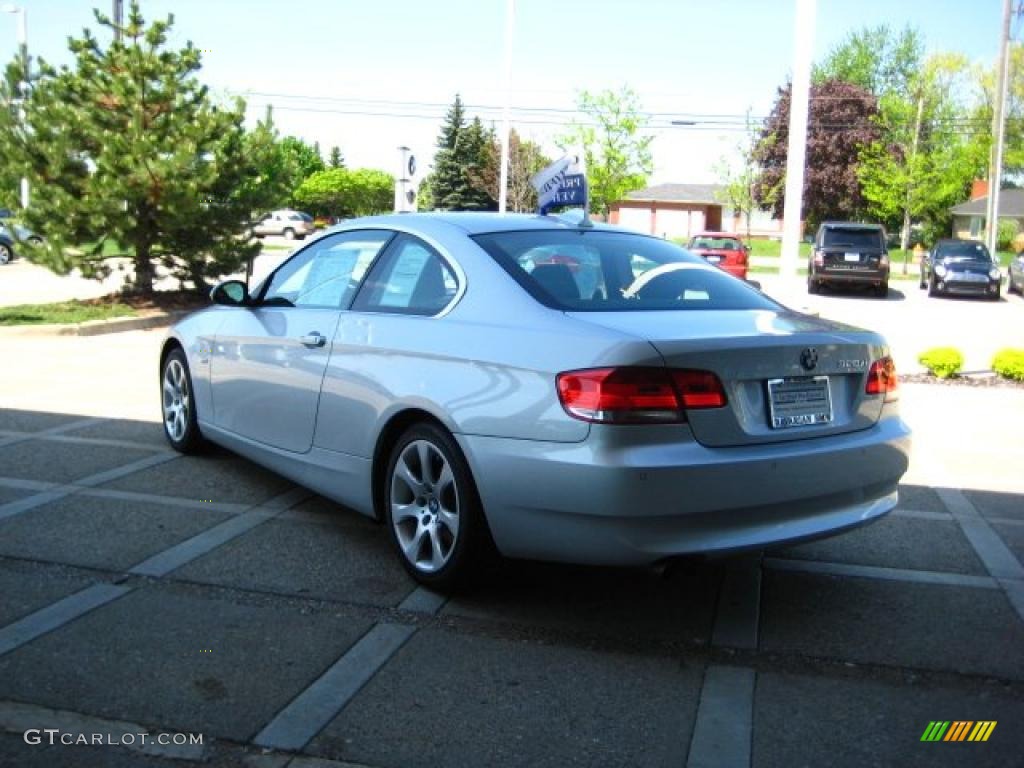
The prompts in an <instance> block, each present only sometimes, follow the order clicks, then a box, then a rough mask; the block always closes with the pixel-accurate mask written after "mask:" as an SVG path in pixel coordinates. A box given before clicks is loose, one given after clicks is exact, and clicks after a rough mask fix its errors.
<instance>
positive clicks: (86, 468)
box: [0, 299, 1024, 768]
mask: <svg viewBox="0 0 1024 768" xmlns="http://www.w3.org/2000/svg"><path fill="white" fill-rule="evenodd" d="M839 301H844V300H839ZM907 301H908V302H909V301H911V300H910V299H908V300H907ZM853 302H857V305H858V306H859V305H861V303H863V305H864V306H869V305H870V306H879V305H884V306H886V307H887V305H888V302H877V301H875V300H859V299H853V300H846V301H845V303H843V304H842V306H844V307H846V306H851V307H852V306H853ZM897 302H898V300H895V299H894V300H893V302H892V304H893V305H894V306H896V305H897ZM899 304H900V305H902V304H903V303H902V302H899ZM957 305H959V303H957ZM951 306H952V305H951ZM977 306H978V307H979V308H981V307H983V306H986V305H980V304H979V305H977ZM1005 307H1006V309H1007V310H1008V311H1017V312H1019V311H1020V310H1021V309H1022V308H1021V307H1020V306H1019V305H1017V304H1006V305H1005ZM851 311H852V310H851ZM160 337H161V334H160V333H159V332H131V333H123V334H113V335H110V336H103V337H89V338H71V339H68V338H47V337H42V338H40V337H32V338H28V337H21V338H13V337H4V336H2V335H0V350H2V352H3V354H4V357H5V359H6V360H10V361H17V364H16V365H10V366H7V367H6V368H5V370H4V373H3V380H2V382H3V386H2V387H0V594H3V595H4V599H3V600H2V601H0V765H17V766H29V767H30V768H31V767H32V766H40V767H42V766H46V767H47V768H49V766H55V765H76V766H93V765H95V766H115V767H116V766H136V765H138V766H153V767H157V766H166V768H172V766H178V767H179V768H180V766H188V765H193V764H194V765H197V766H198V765H208V766H224V767H225V768H226V767H227V766H239V765H244V766H251V767H253V768H280V767H281V766H286V765H290V766H293V768H329V767H330V766H335V768H342V767H343V766H349V768H351V766H352V765H358V766H370V767H371V768H391V767H392V766H395V767H397V766H447V765H453V766H477V765H502V766H504V765H512V766H519V765H521V766H573V765H579V766H584V765H600V766H637V765H643V766H661V765H664V766H670V765H671V766H682V765H687V766H706V765H716V766H717V765H725V766H731V765H752V766H755V767H756V768H762V767H764V768H769V767H774V766H782V765H787V766H788V765H792V766H804V765H806V766H811V765H832V766H864V765H901V766H962V765H971V766H1006V765H1013V764H1019V763H1020V756H1021V755H1022V754H1024V728H1022V724H1024V652H1022V649H1024V568H1022V566H1021V563H1022V561H1024V475H1022V474H1021V473H1020V471H1019V469H1020V467H1021V466H1024V441H1022V440H1021V439H1020V435H1021V434H1024V390H1016V389H984V390H982V389H972V388H965V387H956V388H947V387H936V386H929V385H906V386H904V387H903V388H902V395H901V398H902V399H901V407H902V409H903V413H904V415H905V417H906V419H907V420H908V422H909V423H910V424H911V425H912V426H913V427H914V429H915V434H916V447H915V453H914V458H913V461H912V466H911V471H910V473H909V474H908V476H907V477H906V478H905V483H904V485H903V486H902V487H901V501H900V505H899V508H898V509H897V510H896V511H895V512H894V513H893V514H891V515H889V516H888V517H886V518H885V519H883V520H882V521H880V522H878V523H875V524H874V525H872V526H870V527H867V528H864V529H862V530H859V531H857V532H854V533H849V534H846V535H844V536H840V537H837V538H833V539H828V540H824V541H820V542H816V543H811V544H804V545H801V546H796V547H789V548H786V549H784V550H779V551H773V552H769V553H766V555H765V556H764V558H760V557H745V558H739V559H729V560H718V561H713V562H691V563H687V564H684V565H681V566H679V567H677V568H673V569H671V570H669V571H668V572H667V573H665V574H655V573H651V572H646V571H621V570H605V569H591V568H576V567H562V566H549V565H541V564H533V563H506V564H504V565H502V566H500V567H498V568H496V569H495V570H494V571H493V572H492V573H490V574H489V575H488V577H487V578H486V579H484V580H482V581H481V583H479V584H477V585H476V586H475V587H474V588H473V589H472V590H470V591H468V592H466V593H464V594H460V595H457V596H454V597H451V598H446V597H444V596H440V595H436V594H433V593H431V592H429V591H427V590H425V589H422V588H418V587H416V586H415V585H414V584H413V583H412V582H411V581H410V580H409V579H408V578H407V577H406V575H405V574H404V572H403V571H402V569H401V568H400V566H399V565H398V562H397V560H396V558H395V556H394V555H393V553H392V552H391V551H390V550H389V547H388V543H387V539H386V537H385V532H384V531H383V530H382V529H381V528H380V526H378V525H376V524H374V523H372V522H370V521H368V520H366V519H364V518H361V517H359V516H357V515H356V514H354V513H352V512H350V511H348V510H345V509H342V508H339V507H338V506H337V505H334V504H331V503H329V502H327V501H326V500H324V499H322V498H319V497H317V496H315V495H312V494H309V493H307V492H305V491H303V490H301V489H297V488H295V487H294V486H292V485H291V484H290V483H288V482H287V481H285V480H284V479H283V478H280V477H278V476H276V475H274V474H272V473H269V472H267V471H265V470H263V469H260V468H259V467H256V466H255V465H253V464H251V463H249V462H247V461H244V460H242V459H239V458H237V457H234V456H231V455H230V454H228V453H226V452H222V451H213V452H211V453H210V454H208V455H206V456H201V457H195V458H193V457H187V458H186V457H180V456H177V455H176V454H173V453H171V452H169V451H168V450H167V449H166V446H165V444H164V442H163V439H162V435H161V430H160V426H159V424H158V422H157V419H158V411H157V407H156V392H157V376H156V355H157V350H158V345H159V341H160ZM855 469H856V468H855V467H851V471H855ZM933 721H950V722H954V721H971V722H972V723H977V722H979V721H995V722H996V726H995V727H994V730H993V731H992V733H991V736H990V738H989V740H988V741H986V742H984V743H962V744H961V743H948V742H937V743H930V742H922V741H921V736H922V734H923V733H924V732H925V730H926V729H927V728H928V726H929V723H931V722H933ZM974 727H975V726H974V725H972V726H971V729H973V728H974ZM43 729H56V730H57V732H58V743H56V744H54V745H53V746H50V745H48V744H47V743H46V742H45V741H44V742H43V743H40V744H34V743H26V732H28V734H29V737H28V738H29V741H31V740H32V739H33V738H35V736H39V735H40V733H43ZM37 732H38V733H37ZM142 732H146V733H148V734H151V735H152V736H154V737H156V736H157V735H158V734H168V735H174V734H179V733H185V734H191V735H193V736H202V738H203V743H202V744H201V745H199V744H192V745H189V744H178V745H176V744H173V743H171V744H169V745H153V744H147V745H145V746H143V745H141V744H140V743H139V741H140V737H138V736H133V737H132V742H133V743H131V744H125V742H126V741H127V740H128V739H127V737H125V736H123V734H140V733H142ZM32 734H35V736H33V735H32ZM77 734H86V735H87V736H91V735H92V734H102V735H103V736H104V737H105V738H106V739H107V740H108V741H109V740H111V739H114V740H115V741H117V743H119V744H120V746H109V745H103V746H101V745H93V746H62V745H60V743H59V735H67V737H68V738H69V739H74V738H77V736H76V735H77ZM117 734H122V736H117ZM43 735H45V733H43ZM40 738H42V736H40ZM185 738H187V737H185ZM169 740H172V741H173V739H169ZM335 761H338V762H335Z"/></svg>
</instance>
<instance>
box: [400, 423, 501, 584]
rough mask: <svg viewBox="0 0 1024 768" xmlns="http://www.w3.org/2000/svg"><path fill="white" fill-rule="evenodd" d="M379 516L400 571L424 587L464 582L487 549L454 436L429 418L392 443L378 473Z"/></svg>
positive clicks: (475, 498)
mask: <svg viewBox="0 0 1024 768" xmlns="http://www.w3.org/2000/svg"><path fill="white" fill-rule="evenodd" d="M383 482H384V488H383V494H382V496H383V498H384V518H385V523H386V524H387V527H388V532H389V534H390V536H391V541H392V544H394V547H395V550H396V552H397V553H398V556H399V559H400V560H401V561H402V565H403V566H404V567H405V569H406V571H408V572H409V574H410V575H411V576H412V577H413V578H414V579H416V580H417V581H419V582H421V583H422V584H425V585H427V586H430V587H434V588H436V589H442V590H450V589H453V588H455V587H457V586H461V585H463V584H465V582H466V581H467V579H468V577H469V576H470V575H471V574H473V573H475V572H476V571H477V570H478V567H479V566H480V565H481V564H483V563H484V562H486V561H487V559H488V558H489V556H490V555H491V554H492V545H491V543H490V535H489V533H488V531H487V524H486V522H485V520H484V515H483V509H482V507H481V505H480V501H479V498H478V496H477V493H476V488H475V486H474V484H473V478H472V475H471V474H470V471H469V466H468V465H467V463H466V460H465V458H464V457H463V455H462V451H461V450H459V447H458V445H457V444H456V443H455V440H454V439H453V438H452V437H451V435H449V434H448V433H447V432H446V431H445V430H443V429H441V428H440V427H438V426H435V425H433V424H430V423H420V424H416V425H414V426H412V427H410V428H409V429H408V430H406V432H405V433H404V434H403V435H402V436H401V437H400V438H399V439H398V441H397V442H396V443H395V446H394V448H393V449H392V451H391V455H390V457H389V459H388V465H387V471H386V472H385V473H384V476H383Z"/></svg>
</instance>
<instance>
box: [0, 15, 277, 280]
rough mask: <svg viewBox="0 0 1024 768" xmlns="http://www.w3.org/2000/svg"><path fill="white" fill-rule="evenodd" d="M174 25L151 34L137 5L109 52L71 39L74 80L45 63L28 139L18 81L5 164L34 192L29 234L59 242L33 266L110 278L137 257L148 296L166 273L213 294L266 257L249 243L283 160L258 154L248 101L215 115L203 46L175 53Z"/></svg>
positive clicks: (4, 119)
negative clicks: (202, 75) (271, 172)
mask: <svg viewBox="0 0 1024 768" xmlns="http://www.w3.org/2000/svg"><path fill="white" fill-rule="evenodd" d="M95 15H96V21H97V23H98V24H99V25H100V27H103V28H106V30H108V31H109V32H113V23H112V22H111V21H110V19H109V18H107V17H106V16H104V15H103V14H101V13H99V12H98V11H97V12H96V14H95ZM172 24H173V17H168V18H167V19H166V20H165V21H155V22H153V23H151V24H148V25H147V23H146V22H145V20H144V19H143V17H142V14H141V12H140V10H139V4H138V2H133V3H132V4H131V8H130V11H129V13H128V18H127V22H126V23H125V24H124V25H123V27H122V28H121V31H122V38H121V40H120V41H114V42H112V43H111V44H109V45H107V46H105V47H104V46H103V45H101V44H100V42H99V40H98V39H97V38H96V37H95V36H94V34H93V32H92V31H90V30H85V31H84V32H83V34H82V36H81V37H78V38H71V39H70V40H69V43H68V44H69V48H70V51H71V53H72V54H73V57H74V63H73V64H72V65H71V66H70V67H68V66H63V67H61V68H60V69H57V68H55V67H53V66H51V65H49V64H47V63H46V62H45V61H42V60H40V62H39V68H38V74H37V75H36V76H35V78H34V80H33V82H32V87H31V90H30V92H29V94H28V96H27V98H26V99H25V100H24V104H23V107H24V113H25V124H26V125H25V127H24V128H23V129H19V130H11V127H12V122H18V123H20V120H19V117H18V109H17V105H16V104H15V103H14V98H15V97H16V95H17V93H16V92H12V89H11V79H12V78H11V67H8V76H7V77H6V78H5V79H4V81H3V83H2V84H0V156H2V157H4V158H7V159H9V161H10V164H11V165H12V166H14V172H15V173H16V174H17V175H25V176H26V177H27V178H28V179H29V180H30V183H31V185H32V201H31V206H30V208H29V209H28V210H27V211H26V214H25V219H26V223H27V224H28V226H29V227H30V228H32V229H35V230H37V231H39V232H42V233H44V234H45V235H46V239H47V245H46V246H45V247H39V248H34V249H28V250H26V256H27V257H28V258H29V259H31V260H33V261H37V262H39V263H42V264H44V265H46V266H48V267H49V268H51V269H52V270H54V271H56V272H59V273H62V274H63V273H67V272H69V271H70V270H71V269H74V268H78V269H80V270H81V271H82V273H83V274H85V275H87V276H90V277H102V276H104V275H105V274H108V273H109V272H110V269H111V267H110V263H109V259H110V258H111V254H112V252H114V253H116V254H117V255H127V256H130V257H131V259H132V261H133V267H134V270H133V271H134V275H133V278H132V287H133V289H134V290H136V291H138V292H140V293H144V294H145V293H151V292H152V290H153V282H154V279H155V278H156V276H157V270H158V268H159V267H162V268H163V269H164V270H166V271H167V272H169V273H170V274H172V275H173V276H175V277H178V278H179V279H181V280H187V281H191V282H192V283H194V284H195V286H196V288H202V287H205V285H206V283H207V281H208V280H209V279H211V278H214V277H216V276H219V275H223V274H229V273H231V272H234V271H237V270H238V269H239V268H240V267H241V266H242V265H243V264H244V262H245V260H246V259H248V258H251V257H253V256H255V254H256V252H258V250H259V245H258V244H250V243H249V242H248V241H247V240H246V239H244V238H242V237H240V235H242V233H243V232H244V231H245V230H246V228H247V226H248V224H249V221H250V217H251V216H252V214H253V212H254V210H258V209H260V208H262V207H263V206H264V205H266V202H267V200H266V197H267V190H268V187H267V185H264V184H261V183H260V179H261V165H262V163H263V161H264V160H265V159H266V154H267V153H268V152H271V146H270V144H268V143H267V142H265V141H261V142H257V143H256V144H255V145H254V144H253V143H252V142H247V140H246V133H245V130H244V128H243V119H244V115H245V109H244V103H243V102H242V101H241V100H236V101H234V102H232V103H227V104H219V103H215V102H214V100H213V99H212V98H211V96H210V94H209V92H208V89H207V88H206V86H204V85H202V84H201V83H200V82H199V80H198V79H197V77H196V73H197V72H198V71H199V69H200V66H201V63H200V53H199V51H198V50H197V49H196V48H195V47H193V45H192V43H191V42H188V43H186V45H185V47H184V48H182V49H181V50H173V49H171V48H170V47H168V45H167V40H168V33H169V30H170V28H171V25H172ZM254 146H255V150H254Z"/></svg>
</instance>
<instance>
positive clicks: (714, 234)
mask: <svg viewBox="0 0 1024 768" xmlns="http://www.w3.org/2000/svg"><path fill="white" fill-rule="evenodd" d="M694 237H731V238H733V239H734V240H740V239H742V238H741V237H740V235H737V234H736V233H735V232H698V233H697V234H696V235H694Z"/></svg>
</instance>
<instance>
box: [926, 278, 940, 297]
mask: <svg viewBox="0 0 1024 768" xmlns="http://www.w3.org/2000/svg"><path fill="white" fill-rule="evenodd" d="M928 295H929V296H938V295H939V287H938V286H937V285H936V284H935V278H934V277H933V278H932V279H931V281H929V283H928Z"/></svg>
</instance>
